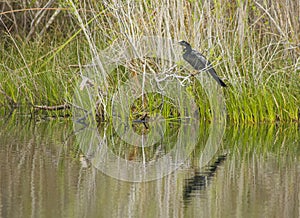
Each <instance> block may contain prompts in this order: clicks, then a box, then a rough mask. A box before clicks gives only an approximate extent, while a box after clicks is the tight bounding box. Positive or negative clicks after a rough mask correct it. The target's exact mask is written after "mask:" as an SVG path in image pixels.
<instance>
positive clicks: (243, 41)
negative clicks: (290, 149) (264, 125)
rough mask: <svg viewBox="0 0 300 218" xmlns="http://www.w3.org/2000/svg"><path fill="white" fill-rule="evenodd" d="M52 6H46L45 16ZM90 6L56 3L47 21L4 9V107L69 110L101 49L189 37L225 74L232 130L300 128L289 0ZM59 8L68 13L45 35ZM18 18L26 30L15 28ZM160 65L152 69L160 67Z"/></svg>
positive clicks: (204, 110)
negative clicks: (245, 125)
mask: <svg viewBox="0 0 300 218" xmlns="http://www.w3.org/2000/svg"><path fill="white" fill-rule="evenodd" d="M45 2H46V1H41V3H40V4H41V5H37V7H36V8H38V7H41V6H42V4H43V3H44V4H45ZM87 2H88V4H85V5H83V4H81V3H80V2H77V3H76V4H74V2H73V1H66V2H65V3H64V4H63V5H52V6H51V10H50V8H49V10H48V11H47V13H45V14H43V15H40V16H42V18H41V20H37V19H36V18H34V15H37V13H38V12H39V10H29V9H30V8H24V11H19V12H18V11H14V10H11V9H9V8H10V7H8V6H12V5H8V4H9V3H6V4H7V5H6V7H5V8H6V9H7V11H9V10H11V12H10V13H7V12H5V10H4V12H2V15H3V17H4V18H5V19H4V18H3V19H2V24H3V28H0V32H1V34H0V50H1V52H0V105H1V107H5V108H9V109H12V108H14V107H25V108H32V106H33V105H49V106H51V105H61V104H65V103H70V102H72V95H73V90H74V87H75V86H76V85H78V84H77V79H79V78H80V73H79V72H80V69H81V70H83V71H84V68H85V66H84V65H87V64H90V63H91V57H93V56H95V55H96V54H97V52H98V51H99V50H101V49H104V48H106V47H108V46H109V45H110V44H111V43H112V42H114V41H115V40H116V39H121V40H126V39H127V38H128V37H131V38H133V39H139V37H140V36H142V35H145V36H149V35H155V36H159V37H172V38H174V39H176V40H177V39H185V40H187V41H189V42H191V44H192V45H193V47H195V48H197V50H200V51H202V52H203V53H204V54H205V55H206V56H207V57H209V59H210V60H213V61H212V62H213V64H214V66H215V68H216V70H217V73H218V74H219V75H220V77H221V78H222V79H224V81H225V82H226V84H228V86H229V87H228V88H226V89H223V92H224V97H225V99H226V106H227V113H228V118H229V121H230V122H233V123H237V124H238V123H261V122H270V123H273V122H277V121H280V122H293V121H299V114H298V113H299V110H300V109H299V108H300V83H299V79H300V76H299V75H300V59H299V56H300V50H299V43H300V41H299V40H300V38H299V32H300V24H299V22H298V20H297V17H298V15H299V13H300V12H299V10H300V9H299V8H300V7H299V3H297V1H295V2H289V3H288V4H284V5H283V4H282V3H281V1H280V0H276V1H272V2H271V3H270V4H269V5H265V3H259V2H256V3H255V2H252V1H250V2H248V1H247V2H244V1H238V2H236V3H233V2H232V1H228V2H227V1H225V2H224V4H222V5H220V4H216V3H213V2H211V1H203V2H202V3H197V2H196V1H188V2H185V3H182V4H175V3H173V1H164V2H163V3H162V2H159V1H156V2H153V1H146V0H144V1H138V2H136V3H134V4H135V7H129V6H128V4H127V3H126V2H124V4H123V5H121V6H117V5H114V4H113V3H111V4H110V5H107V6H104V5H102V4H101V3H97V2H95V1H87ZM27 3H28V5H32V4H33V2H31V1H27ZM29 3H31V4H29ZM36 4H38V3H36ZM16 5H18V4H16ZM16 5H14V7H16V8H15V9H17V6H16ZM19 6H20V7H21V4H20V5H19ZM12 8H13V7H12ZM32 8H34V7H33V6H32ZM55 8H57V9H58V8H63V9H64V10H62V11H61V12H60V13H59V15H58V16H55V17H54V21H52V22H51V23H50V26H49V27H48V28H46V26H47V25H46V24H48V23H49V22H50V21H51V16H52V15H54V13H55V11H56V10H55ZM0 15H1V13H0ZM24 17H26V18H27V19H28V20H27V23H26V21H25V20H24ZM13 19H16V20H19V21H20V22H15V23H13V22H12V21H11V20H13ZM34 19H35V21H36V23H35V29H34V31H31V30H32V29H30V28H29V27H28V26H30V22H31V21H32V20H34ZM21 21H22V22H21ZM18 23H19V24H18ZM21 24H22V25H21ZM25 24H27V25H25ZM45 28H46V31H44V32H43V34H39V33H40V32H41V31H42V30H43V29H45ZM32 32H33V33H32ZM28 36H30V37H28ZM151 61H152V62H151ZM151 61H150V63H148V64H147V67H148V68H149V69H150V68H152V69H155V63H153V60H151ZM143 67H144V65H143V63H142V62H138V61H137V62H135V63H133V64H132V65H130V67H127V68H128V69H123V72H125V71H128V72H134V73H135V74H137V75H139V74H142V73H143ZM129 75H130V74H129ZM126 76H127V77H128V75H126ZM127 77H125V78H127ZM119 79H120V77H119V74H118V73H116V75H115V77H114V78H110V80H111V82H110V83H109V84H110V89H109V90H110V91H112V92H113V90H115V88H116V87H117V84H119V82H120V81H119ZM123 79H124V78H121V81H122V80H123ZM191 90H192V91H193V93H195V98H196V99H197V103H198V104H199V108H200V114H201V116H204V117H206V119H208V120H209V119H210V118H211V117H210V116H211V115H210V108H209V106H207V104H208V100H207V98H205V94H204V92H203V90H202V88H201V87H199V84H198V85H197V84H196V83H195V84H194V87H192V88H191ZM151 99H152V100H151ZM150 100H151V101H152V102H150V103H151V104H152V107H156V106H157V105H156V104H158V103H157V102H159V101H157V102H155V99H153V98H151V97H150ZM151 104H150V105H151ZM167 108H168V107H167ZM141 110H142V109H141V108H139V110H138V111H141ZM47 113H49V114H52V113H53V112H47ZM165 113H170V110H169V109H168V110H166V111H165Z"/></svg>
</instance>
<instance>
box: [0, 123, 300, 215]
mask: <svg viewBox="0 0 300 218" xmlns="http://www.w3.org/2000/svg"><path fill="white" fill-rule="evenodd" d="M0 126H1V130H0V137H1V146H0V166H1V170H0V189H1V192H0V217H299V216H300V137H299V134H300V133H299V127H298V125H297V124H289V125H286V126H281V125H264V124H262V125H259V126H244V127H241V126H230V125H228V126H227V128H226V130H225V135H224V137H223V142H222V145H221V146H220V147H219V150H218V151H217V152H216V155H215V156H214V158H213V159H212V160H211V161H210V163H209V164H208V166H206V167H202V168H200V167H199V164H198V163H199V162H198V161H197V160H199V157H200V153H201V145H200V146H197V147H196V148H195V149H194V151H193V152H192V154H191V155H190V157H189V158H188V159H187V160H186V162H185V163H184V164H183V165H181V166H180V167H179V169H178V170H176V171H175V172H173V173H171V174H169V175H167V176H165V177H163V178H162V179H157V180H154V181H150V182H126V181H121V180H117V179H115V178H112V177H110V176H107V175H106V174H104V173H102V172H101V171H100V170H98V169H97V168H95V167H94V166H93V163H91V162H90V160H89V159H88V157H86V155H84V154H83V153H82V151H81V150H80V148H79V146H80V145H79V144H78V142H76V140H75V136H74V133H73V126H72V122H71V121H68V120H38V121H36V120H35V121H34V122H33V121H31V120H30V119H29V118H26V117H25V118H22V119H21V120H20V118H15V117H12V118H11V117H10V118H2V119H1V120H0ZM175 129H176V128H175ZM200 130H201V131H203V133H202V134H201V140H202V141H203V142H205V141H206V140H207V139H208V128H207V126H205V125H204V128H200ZM171 135H172V136H173V134H171ZM115 149H117V148H115ZM118 149H120V148H118ZM160 149H161V150H164V149H163V148H160ZM199 151H200V152H199ZM134 152H135V150H134V149H132V151H130V152H128V154H126V152H124V153H121V154H120V155H121V156H122V157H123V158H125V157H127V158H128V157H129V153H130V154H134V155H135V156H137V157H140V156H139V152H138V151H137V153H134ZM153 152H155V151H153ZM165 152H168V149H166V151H165ZM149 153H150V151H148V153H147V152H146V154H145V155H148V154H149ZM126 155H127V156H126ZM134 155H133V156H134ZM138 160H139V159H138Z"/></svg>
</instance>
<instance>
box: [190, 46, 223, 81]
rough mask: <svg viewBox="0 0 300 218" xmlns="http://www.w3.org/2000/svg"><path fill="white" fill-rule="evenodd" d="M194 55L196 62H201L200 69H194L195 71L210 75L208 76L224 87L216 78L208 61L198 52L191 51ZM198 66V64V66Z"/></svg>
mask: <svg viewBox="0 0 300 218" xmlns="http://www.w3.org/2000/svg"><path fill="white" fill-rule="evenodd" d="M193 52H194V54H195V55H196V56H197V59H198V60H199V61H198V62H201V67H200V68H196V69H197V70H205V71H208V72H209V73H210V75H211V76H212V77H213V78H214V79H215V80H216V81H217V82H218V83H219V84H220V85H221V86H224V87H226V84H225V83H224V82H223V81H222V80H221V79H220V78H219V77H218V75H217V73H216V71H215V69H214V68H213V67H212V64H211V63H210V61H209V60H207V59H206V58H205V57H204V56H203V55H202V54H201V53H200V52H197V51H193ZM198 66H200V64H198Z"/></svg>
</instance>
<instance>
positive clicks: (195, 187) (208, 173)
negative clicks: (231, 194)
mask: <svg viewBox="0 0 300 218" xmlns="http://www.w3.org/2000/svg"><path fill="white" fill-rule="evenodd" d="M226 158H227V154H222V155H219V156H218V157H217V158H216V160H215V161H214V162H212V164H210V165H208V166H207V167H205V169H204V170H203V171H200V170H199V169H196V170H195V173H194V176H193V177H192V178H189V179H186V185H185V187H184V192H183V200H184V205H185V207H186V206H187V205H188V204H189V203H190V202H191V199H192V198H193V197H195V196H198V194H199V192H198V191H200V190H205V189H206V188H207V187H208V185H209V183H210V181H211V180H212V179H213V177H214V176H215V174H216V171H217V169H218V168H219V167H220V166H221V165H222V164H223V162H224V161H225V160H226Z"/></svg>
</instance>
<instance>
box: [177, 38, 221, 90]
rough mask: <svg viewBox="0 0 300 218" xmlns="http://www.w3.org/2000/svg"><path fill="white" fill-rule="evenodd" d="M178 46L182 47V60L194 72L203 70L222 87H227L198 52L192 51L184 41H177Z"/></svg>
mask: <svg viewBox="0 0 300 218" xmlns="http://www.w3.org/2000/svg"><path fill="white" fill-rule="evenodd" d="M179 44H180V45H181V46H183V47H184V49H183V52H184V53H183V59H184V60H186V61H187V62H188V63H189V64H190V65H191V66H192V67H193V68H194V69H195V70H199V71H202V70H205V71H208V72H209V73H210V75H212V77H213V78H214V79H215V80H216V81H217V82H218V83H219V84H220V85H221V86H223V87H226V86H227V85H226V84H225V83H224V82H223V81H222V80H221V79H220V78H219V77H218V75H217V73H216V71H215V69H214V68H213V67H212V65H211V63H210V62H209V61H208V60H206V58H205V57H204V56H203V55H202V54H201V53H200V52H198V51H196V50H193V49H192V47H191V45H190V44H189V43H188V42H186V41H179Z"/></svg>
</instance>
